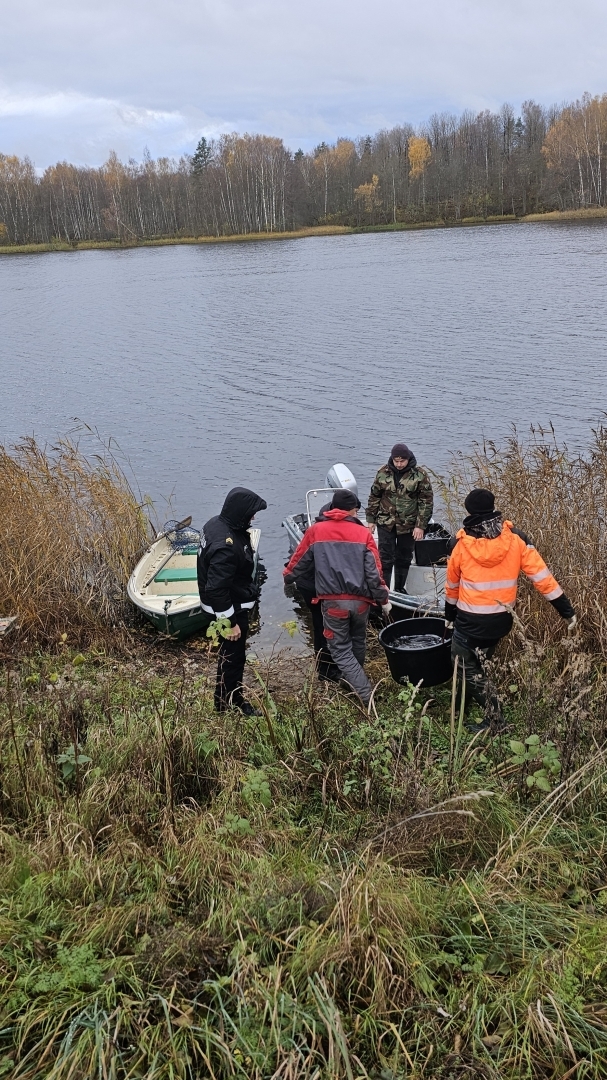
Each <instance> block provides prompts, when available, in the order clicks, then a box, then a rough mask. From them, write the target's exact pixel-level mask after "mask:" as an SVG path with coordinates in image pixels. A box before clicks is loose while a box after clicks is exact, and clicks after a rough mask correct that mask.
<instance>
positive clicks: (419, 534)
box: [413, 526, 424, 540]
mask: <svg viewBox="0 0 607 1080" xmlns="http://www.w3.org/2000/svg"><path fill="white" fill-rule="evenodd" d="M413 539H414V540H423V539H424V530H423V529H418V528H417V526H416V527H415V529H414V530H413Z"/></svg>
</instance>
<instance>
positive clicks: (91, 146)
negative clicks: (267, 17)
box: [0, 87, 224, 167]
mask: <svg viewBox="0 0 607 1080" xmlns="http://www.w3.org/2000/svg"><path fill="white" fill-rule="evenodd" d="M0 130H1V131H2V135H3V146H2V147H0V149H4V147H6V146H7V143H8V144H9V145H8V150H9V151H10V152H12V153H18V154H20V155H22V156H25V155H29V156H34V157H35V159H36V161H37V162H39V164H40V166H41V167H44V166H46V165H47V164H49V162H51V161H55V160H62V159H66V160H69V161H71V162H73V163H74V164H77V165H84V164H98V163H99V162H100V161H101V160H103V159H105V158H106V157H107V154H108V152H109V150H110V149H114V150H116V151H117V152H118V153H120V154H122V155H123V156H126V157H129V156H131V155H132V154H135V155H136V156H138V157H141V155H142V153H143V150H144V147H148V148H149V149H150V152H151V153H152V154H154V155H161V154H164V155H166V156H174V155H176V156H178V155H180V154H181V153H183V151H184V149H188V148H190V146H191V145H192V144H193V142H195V141H196V140H197V139H199V138H200V135H201V134H203V133H204V134H206V135H207V137H213V136H215V135H217V134H219V133H220V131H222V130H224V126H222V125H221V124H213V123H212V122H209V119H208V118H207V117H205V116H204V115H202V114H196V113H195V112H194V111H192V110H190V114H189V115H186V114H185V113H182V112H179V111H178V110H175V109H172V110H171V109H150V108H145V107H143V106H139V105H132V104H130V103H128V102H121V101H118V100H114V99H112V98H106V97H88V96H87V95H86V94H82V93H78V92H76V91H69V90H68V91H62V90H59V91H49V92H46V93H45V92H43V91H36V90H31V89H22V90H14V89H12V90H11V89H8V88H6V87H5V88H4V89H2V88H0ZM11 136H12V137H11ZM40 159H42V160H41V161H40Z"/></svg>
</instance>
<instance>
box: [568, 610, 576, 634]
mask: <svg viewBox="0 0 607 1080" xmlns="http://www.w3.org/2000/svg"><path fill="white" fill-rule="evenodd" d="M576 626H577V615H574V616H573V618H572V619H570V620H569V622H568V623H567V633H568V634H572V633H573V631H574V630H575V628H576Z"/></svg>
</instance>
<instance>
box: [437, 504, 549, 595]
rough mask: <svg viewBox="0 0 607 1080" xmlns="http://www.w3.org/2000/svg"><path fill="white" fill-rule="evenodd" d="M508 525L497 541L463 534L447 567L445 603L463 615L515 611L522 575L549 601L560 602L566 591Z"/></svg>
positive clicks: (529, 546)
mask: <svg viewBox="0 0 607 1080" xmlns="http://www.w3.org/2000/svg"><path fill="white" fill-rule="evenodd" d="M512 528H513V526H512V522H511V521H504V524H503V529H502V532H501V533H500V535H499V536H496V537H495V538H494V539H491V540H487V539H477V538H476V537H474V536H468V534H467V533H466V532H465V531H464V530H463V529H460V531H459V532H458V533H457V541H458V542H457V544H456V545H455V547H454V549H453V553H452V555H451V556H450V558H449V562H448V565H447V582H446V586H445V599H446V600H447V602H448V603H449V604H457V607H458V608H459V610H460V611H469V612H473V613H474V614H476V615H494V614H496V613H498V612H502V611H504V610H505V607H504V605H505V604H507V605H508V607H513V606H514V604H515V602H516V587H517V583H518V576H519V574H520V572H521V570H522V571H523V573H524V574H525V575H526V576H527V577H528V579H529V581H532V582H533V584H534V585H535V587H536V589H537V590H538V592H540V593H541V594H542V596H545V597H546V600H556V598H557V596H562V593H563V590H562V589H561V587H560V585H559V583H558V582H557V581H556V579H555V578H554V577H553V576H552V574H551V573H550V571H549V569H548V567H547V566H546V563H545V562H544V560H543V559H542V557H541V555H540V554H539V552H537V551H536V550H535V548H534V547H533V546H532V545H531V544H527V543H525V541H524V540H523V539H522V537H520V536H518V535H517V534H516V533H514V532H513V531H512Z"/></svg>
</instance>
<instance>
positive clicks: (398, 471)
mask: <svg viewBox="0 0 607 1080" xmlns="http://www.w3.org/2000/svg"><path fill="white" fill-rule="evenodd" d="M388 465H389V466H390V468H391V469H392V472H393V473H394V475H395V476H404V475H405V473H408V472H409V470H410V469H414V468H415V466H416V465H417V458H416V456H415V454H411V457H410V458H409V460H408V462H407V464H406V466H405V468H404V469H397V468H396V465H395V464H394V462H393V461H392V458H388Z"/></svg>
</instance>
